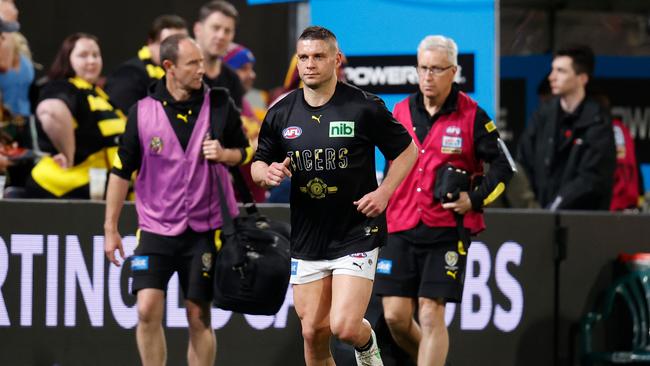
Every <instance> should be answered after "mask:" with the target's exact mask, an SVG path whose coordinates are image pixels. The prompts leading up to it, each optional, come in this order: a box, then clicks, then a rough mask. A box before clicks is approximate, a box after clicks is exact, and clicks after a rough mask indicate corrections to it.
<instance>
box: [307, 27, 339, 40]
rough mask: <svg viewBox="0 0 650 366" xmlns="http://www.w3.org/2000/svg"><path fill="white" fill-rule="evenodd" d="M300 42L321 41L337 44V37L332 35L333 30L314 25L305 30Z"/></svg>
mask: <svg viewBox="0 0 650 366" xmlns="http://www.w3.org/2000/svg"><path fill="white" fill-rule="evenodd" d="M298 40H299V41H303V40H320V41H334V42H336V36H335V35H334V33H332V31H331V30H329V29H327V28H325V27H320V26H317V25H313V26H311V27H307V28H305V30H303V31H302V33H301V34H300V37H298Z"/></svg>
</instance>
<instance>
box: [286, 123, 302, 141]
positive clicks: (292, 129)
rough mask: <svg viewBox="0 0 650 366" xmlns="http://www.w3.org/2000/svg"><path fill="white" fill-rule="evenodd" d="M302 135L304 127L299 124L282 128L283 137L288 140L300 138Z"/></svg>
mask: <svg viewBox="0 0 650 366" xmlns="http://www.w3.org/2000/svg"><path fill="white" fill-rule="evenodd" d="M300 135H302V129H301V128H300V127H297V126H289V127H287V128H285V129H284V130H282V137H284V138H285V139H287V140H293V139H295V138H298V137H299V136H300Z"/></svg>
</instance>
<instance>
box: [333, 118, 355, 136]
mask: <svg viewBox="0 0 650 366" xmlns="http://www.w3.org/2000/svg"><path fill="white" fill-rule="evenodd" d="M330 137H354V121H332V122H330Z"/></svg>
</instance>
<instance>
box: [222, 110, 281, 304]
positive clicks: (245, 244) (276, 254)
mask: <svg viewBox="0 0 650 366" xmlns="http://www.w3.org/2000/svg"><path fill="white" fill-rule="evenodd" d="M217 110H219V109H217ZM211 117H212V118H211V121H210V122H211V124H212V127H213V133H214V132H215V130H214V128H217V127H216V126H217V124H216V120H218V119H216V118H214V117H216V116H211ZM215 135H216V134H215ZM215 135H213V136H215ZM233 173H234V169H233ZM237 173H239V171H238V170H237ZM233 176H235V180H238V179H241V178H242V177H241V175H240V174H233ZM242 180H243V179H242ZM216 184H217V188H218V191H219V201H220V207H221V215H222V218H223V226H222V228H221V249H220V250H219V252H217V257H216V259H215V268H214V299H213V302H214V304H215V305H216V306H217V307H219V308H220V309H224V310H231V311H235V312H238V313H245V314H254V315H274V314H276V313H277V312H278V311H279V310H280V307H282V304H283V303H284V300H285V297H286V293H287V287H288V286H289V275H290V270H291V255H290V252H289V239H290V238H289V236H290V228H289V225H288V224H285V223H281V222H273V221H271V220H269V219H267V218H266V217H264V216H262V215H260V213H259V211H258V210H257V207H256V206H255V204H254V203H253V202H252V198H251V195H250V192H249V191H248V190H247V189H245V190H243V189H242V186H241V184H236V186H237V188H238V189H239V191H240V195H242V196H246V194H245V192H242V191H246V192H247V193H248V195H247V197H248V198H250V199H248V198H245V201H248V202H247V203H246V213H247V215H246V216H241V217H237V218H235V219H233V218H232V217H231V216H230V212H229V210H228V207H227V204H226V199H225V196H224V194H223V187H221V183H220V181H219V180H217V182H216Z"/></svg>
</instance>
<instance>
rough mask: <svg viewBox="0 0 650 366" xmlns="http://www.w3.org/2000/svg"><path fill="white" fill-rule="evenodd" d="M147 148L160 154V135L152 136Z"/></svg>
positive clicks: (161, 147) (161, 146) (161, 144)
mask: <svg viewBox="0 0 650 366" xmlns="http://www.w3.org/2000/svg"><path fill="white" fill-rule="evenodd" d="M149 149H150V150H151V152H152V153H154V154H160V153H161V152H162V149H163V142H162V139H161V138H160V137H157V136H155V137H152V138H151V142H149Z"/></svg>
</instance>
